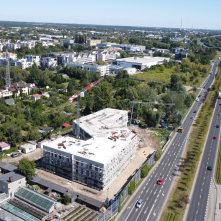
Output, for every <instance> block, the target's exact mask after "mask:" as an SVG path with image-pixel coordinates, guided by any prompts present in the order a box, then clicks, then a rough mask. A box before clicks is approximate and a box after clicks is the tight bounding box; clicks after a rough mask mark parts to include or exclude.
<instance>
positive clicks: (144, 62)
mask: <svg viewBox="0 0 221 221" xmlns="http://www.w3.org/2000/svg"><path fill="white" fill-rule="evenodd" d="M164 60H166V61H170V58H165V57H147V56H145V57H143V58H141V57H129V58H121V59H117V60H116V61H114V62H113V64H115V65H120V66H123V67H124V68H136V69H139V70H143V69H145V68H150V67H151V66H153V65H157V64H158V65H161V64H163V62H164Z"/></svg>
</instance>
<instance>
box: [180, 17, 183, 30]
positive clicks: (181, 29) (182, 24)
mask: <svg viewBox="0 0 221 221" xmlns="http://www.w3.org/2000/svg"><path fill="white" fill-rule="evenodd" d="M182 28H183V22H182V19H181V26H180V30H182Z"/></svg>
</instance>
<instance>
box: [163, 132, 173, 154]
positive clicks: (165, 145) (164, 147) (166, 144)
mask: <svg viewBox="0 0 221 221" xmlns="http://www.w3.org/2000/svg"><path fill="white" fill-rule="evenodd" d="M172 133H173V132H171V133H170V135H169V136H168V138H169V139H168V140H167V142H166V143H165V144H164V145H163V147H162V149H161V151H162V152H163V151H164V150H165V149H166V147H167V146H168V144H169V142H170V140H171V135H172Z"/></svg>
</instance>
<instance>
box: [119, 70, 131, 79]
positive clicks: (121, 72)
mask: <svg viewBox="0 0 221 221" xmlns="http://www.w3.org/2000/svg"><path fill="white" fill-rule="evenodd" d="M116 78H129V74H128V73H127V71H126V70H119V71H118V73H117V76H116Z"/></svg>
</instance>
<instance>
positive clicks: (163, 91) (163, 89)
mask: <svg viewBox="0 0 221 221" xmlns="http://www.w3.org/2000/svg"><path fill="white" fill-rule="evenodd" d="M165 92H166V88H165V85H163V88H162V93H165Z"/></svg>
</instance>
